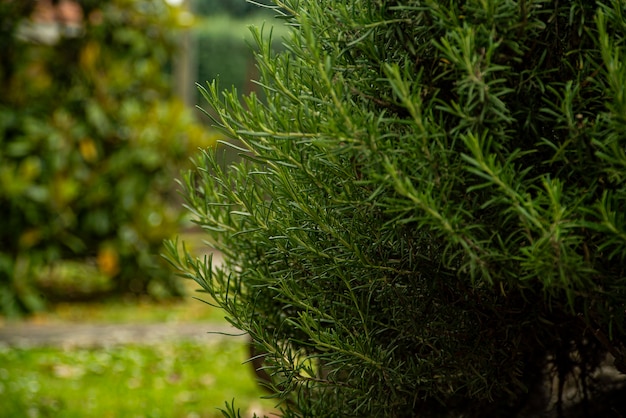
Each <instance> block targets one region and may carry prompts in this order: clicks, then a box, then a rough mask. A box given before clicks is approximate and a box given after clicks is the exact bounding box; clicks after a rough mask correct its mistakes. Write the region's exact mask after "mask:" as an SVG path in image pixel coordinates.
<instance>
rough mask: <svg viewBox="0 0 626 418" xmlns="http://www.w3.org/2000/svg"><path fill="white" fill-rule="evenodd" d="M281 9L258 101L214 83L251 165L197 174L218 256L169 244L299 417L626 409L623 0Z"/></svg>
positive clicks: (335, 3)
mask: <svg viewBox="0 0 626 418" xmlns="http://www.w3.org/2000/svg"><path fill="white" fill-rule="evenodd" d="M274 10H275V12H276V14H277V15H279V17H281V18H284V19H285V21H286V24H288V25H290V26H291V28H292V30H291V32H290V36H289V37H288V38H287V39H285V41H284V42H285V45H286V50H285V51H284V52H281V53H278V54H275V53H273V52H272V50H271V49H270V46H269V45H270V42H271V41H270V37H271V34H268V33H265V32H264V31H263V30H262V29H253V31H254V35H255V39H256V40H257V43H258V52H257V63H258V67H259V69H260V74H261V75H260V79H259V81H258V83H259V85H260V86H262V88H263V90H264V98H263V99H260V98H259V97H257V96H255V95H250V96H247V97H244V98H243V99H242V100H241V98H240V97H238V96H237V93H236V92H235V91H230V92H222V91H220V90H219V88H218V86H217V84H216V83H212V84H210V85H208V86H207V87H206V88H204V87H203V88H202V92H203V94H204V96H205V97H206V99H207V101H208V102H209V104H210V106H211V108H212V110H210V111H207V114H209V115H211V117H213V118H214V122H215V124H216V126H218V127H219V128H220V129H221V130H222V131H223V132H224V133H225V134H226V135H227V136H228V137H230V138H233V139H236V140H237V141H236V142H235V141H233V142H231V146H232V147H236V148H238V149H239V150H240V154H241V157H242V160H241V162H238V163H235V164H231V165H228V166H227V167H224V166H223V165H222V164H220V161H219V158H218V156H217V154H216V152H215V151H212V150H207V151H204V152H202V154H201V155H199V156H198V157H197V159H196V165H197V170H195V171H193V172H190V173H188V174H187V175H186V177H185V179H184V181H183V187H184V192H183V193H184V195H185V197H186V199H187V206H188V208H189V210H190V211H191V213H192V214H193V217H194V219H195V221H196V222H197V223H198V225H199V226H201V227H202V228H203V229H204V230H205V231H206V232H207V233H208V234H210V235H211V237H212V242H214V244H213V245H214V246H215V248H217V249H218V250H220V251H221V252H222V253H223V254H224V257H225V265H224V266H223V267H219V268H213V267H212V263H211V260H210V259H205V260H201V259H196V258H194V257H191V256H190V255H189V254H185V255H181V254H180V251H179V249H178V245H177V244H176V243H170V245H169V247H170V255H169V258H170V261H171V262H172V263H173V264H174V265H175V266H176V267H177V268H178V269H179V270H180V272H181V274H182V275H185V276H186V277H189V278H191V279H193V280H195V281H197V282H198V283H199V284H200V285H201V286H202V287H203V288H204V290H206V292H208V293H209V294H210V295H211V296H212V298H213V299H214V301H215V303H216V304H217V305H219V306H220V307H221V308H223V309H224V310H225V312H226V315H227V317H228V319H229V321H231V322H232V323H233V325H234V326H235V327H237V328H238V329H240V330H242V331H245V332H247V333H249V334H250V335H251V337H252V339H253V340H254V342H255V344H256V345H257V348H258V350H259V352H262V353H265V357H264V365H265V366H264V368H265V371H266V372H267V373H268V374H269V375H270V376H271V379H272V382H271V388H272V390H273V391H274V392H275V393H276V397H277V400H278V402H279V403H280V405H281V408H282V411H283V413H284V416H288V417H291V416H298V417H301V416H302V417H368V416H381V417H416V416H419V417H514V416H589V417H591V416H608V415H603V414H608V413H609V412H608V411H611V410H615V411H619V410H621V411H624V410H625V409H620V408H624V396H623V395H624V389H623V388H622V386H620V385H619V380H620V378H621V377H623V373H624V372H626V363H625V362H624V354H626V329H625V327H624V313H625V302H626V274H625V264H624V259H625V257H626V226H625V223H624V221H625V212H626V205H625V203H626V151H625V146H626V90H625V87H624V86H625V85H626V52H625V50H624V42H625V39H626V5H625V4H624V2H623V1H619V0H605V1H597V2H592V1H587V0H571V1H565V0H561V1H553V0H465V1H441V0H439V1H437V0H348V1H346V0H316V1H302V0H275V6H274ZM237 144H239V145H237ZM612 364H614V365H613V366H612V367H613V370H612V372H613V374H612V375H610V376H612V378H608V377H607V376H608V372H606V368H607V367H608V366H611V365H612ZM607 365H608V366H607ZM603 371H604V372H603ZM601 373H604V374H602V376H601ZM600 377H602V379H601V378H600ZM620 393H621V395H622V396H621V398H620V396H617V395H616V394H620ZM612 408H613V409H612ZM233 411H234V408H231V412H232V413H234V412H233ZM541 414H543V415H541ZM616 416H617V415H616Z"/></svg>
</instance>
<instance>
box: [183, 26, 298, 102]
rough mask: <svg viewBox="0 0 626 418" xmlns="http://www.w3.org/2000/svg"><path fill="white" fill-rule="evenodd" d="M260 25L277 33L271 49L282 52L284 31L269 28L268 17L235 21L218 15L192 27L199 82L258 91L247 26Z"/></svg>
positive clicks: (256, 74)
mask: <svg viewBox="0 0 626 418" xmlns="http://www.w3.org/2000/svg"><path fill="white" fill-rule="evenodd" d="M270 17H271V16H270ZM261 25H264V26H267V27H268V28H269V27H271V28H272V30H275V31H276V32H278V33H277V34H276V37H275V38H274V42H273V43H272V48H273V49H274V50H275V51H280V50H281V49H283V47H282V45H281V43H280V40H281V37H280V34H284V33H285V32H286V31H285V28H284V27H283V26H278V25H272V21H271V19H268V16H267V15H261V16H259V15H254V16H252V17H247V18H245V19H243V18H242V19H236V18H233V17H230V16H228V15H224V14H221V15H215V16H210V17H207V18H205V19H201V20H199V23H198V24H197V25H196V27H195V28H194V35H195V37H196V44H197V48H196V49H197V51H198V53H197V56H196V60H197V62H198V80H201V83H205V82H207V81H209V80H214V79H218V80H219V82H220V85H223V86H228V87H229V88H230V87H231V86H233V87H235V88H236V89H237V90H238V91H240V92H246V93H249V92H250V91H256V90H260V89H259V88H258V86H257V85H256V84H254V82H253V80H255V79H257V78H258V69H257V68H256V65H255V61H254V54H253V53H252V50H251V48H250V45H251V44H253V43H254V39H253V37H252V36H251V34H250V30H249V29H248V27H250V26H261ZM268 30H269V29H268ZM200 100H202V96H201V95H200V93H198V101H200Z"/></svg>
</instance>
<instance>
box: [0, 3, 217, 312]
mask: <svg viewBox="0 0 626 418" xmlns="http://www.w3.org/2000/svg"><path fill="white" fill-rule="evenodd" d="M55 3H56V2H55ZM45 4H46V3H44V2H36V1H2V2H0V44H1V45H2V48H0V86H1V88H2V94H1V95H0V214H1V215H2V221H1V222H2V226H1V227H0V313H2V314H6V315H14V314H19V313H23V312H28V311H33V310H37V309H41V308H42V307H43V306H44V303H45V299H46V298H47V297H49V296H50V295H51V293H50V292H51V291H50V289H48V290H47V291H46V292H44V293H45V295H44V297H42V296H41V293H42V286H40V284H41V283H39V278H41V279H42V280H43V282H44V284H45V283H49V282H50V281H51V279H52V278H53V276H55V275H64V276H67V275H68V274H69V273H68V274H66V273H64V271H68V270H71V271H73V272H74V273H71V274H72V275H74V276H78V277H76V278H75V279H74V280H73V281H75V282H77V284H76V285H75V286H73V287H72V288H71V289H70V288H65V289H63V291H62V292H61V293H62V294H60V295H58V296H61V297H69V296H72V295H71V292H73V291H75V290H80V289H79V288H84V287H85V284H87V283H89V282H93V281H94V280H95V276H100V278H101V279H103V280H105V281H107V283H108V290H109V291H117V292H121V293H127V292H130V293H146V292H149V293H152V294H153V295H160V296H163V295H167V294H170V295H171V294H178V293H179V292H180V291H181V290H182V289H181V288H180V283H179V280H177V279H176V277H175V276H174V275H173V273H172V272H171V270H169V269H168V268H167V265H166V264H165V263H162V260H161V259H160V257H159V255H158V254H159V252H160V248H162V241H163V239H164V238H166V237H171V236H172V235H173V234H175V233H177V232H178V227H179V226H180V221H181V220H182V216H181V215H182V213H181V211H180V210H179V209H176V208H175V206H174V203H175V199H176V198H177V196H176V195H175V189H176V186H175V183H174V180H173V179H174V177H175V176H176V175H177V174H178V172H179V171H180V169H181V167H183V164H184V163H185V162H186V160H187V155H188V154H189V150H190V149H196V148H197V147H198V146H200V145H207V144H209V143H210V136H209V134H208V133H207V132H206V131H205V130H204V129H203V128H202V127H201V126H200V125H199V124H198V123H197V122H194V120H193V116H192V114H191V113H190V112H189V110H188V109H186V108H185V107H184V105H183V104H182V103H180V102H179V101H177V100H175V99H174V98H173V95H172V91H171V86H170V82H169V74H168V72H169V67H170V66H171V60H170V58H171V56H172V55H173V51H174V49H175V48H176V46H177V38H176V36H177V32H176V31H177V30H178V29H180V28H181V25H180V23H179V19H178V14H177V13H178V11H177V9H174V8H172V7H170V6H168V5H167V4H166V3H165V2H164V1H130V2H129V1H127V0H108V1H102V2H80V4H81V5H82V7H80V8H79V9H78V10H79V12H80V13H77V14H76V17H77V18H78V19H79V20H77V21H75V22H71V23H73V26H71V27H70V26H66V25H69V23H68V22H64V21H63V20H58V21H52V22H45V21H44V22H42V21H38V20H37V19H35V17H34V16H35V15H36V14H35V13H34V11H35V9H36V7H40V6H41V7H44V6H45ZM52 4H53V3H52V2H50V5H51V6H52ZM61 4H62V3H59V5H61ZM77 4H79V3H75V5H77ZM42 5H43V6H42ZM65 5H67V4H65ZM76 7H79V6H76ZM50 28H53V29H54V28H57V31H58V33H57V35H58V36H56V37H48V38H46V37H45V36H43V34H46V33H49V32H50ZM69 28H71V29H72V31H70V30H69ZM70 261H71V262H72V263H74V262H76V261H77V262H80V263H81V266H80V267H74V264H72V265H71V269H68V267H69V265H68V264H67V263H68V262H70ZM83 267H88V269H87V270H86V271H85V270H84V269H83ZM44 287H45V286H44ZM89 287H90V286H89V285H87V286H86V288H89ZM92 288H93V286H92ZM81 292H82V291H79V292H78V293H81ZM74 296H81V297H82V295H74Z"/></svg>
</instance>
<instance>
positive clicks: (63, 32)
mask: <svg viewBox="0 0 626 418" xmlns="http://www.w3.org/2000/svg"><path fill="white" fill-rule="evenodd" d="M82 31H83V9H82V7H81V6H80V4H79V3H78V2H76V1H73V0H59V1H53V0H38V1H37V2H36V4H35V9H34V11H33V13H32V14H31V16H30V18H29V19H26V20H24V21H23V22H21V23H20V26H19V28H18V30H17V36H18V37H19V38H20V39H24V40H28V41H31V42H36V43H42V44H46V45H53V44H55V43H57V42H58V41H59V40H60V39H61V38H63V37H66V38H74V37H77V36H79V35H80V34H81V33H82Z"/></svg>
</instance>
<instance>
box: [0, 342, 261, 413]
mask: <svg viewBox="0 0 626 418" xmlns="http://www.w3.org/2000/svg"><path fill="white" fill-rule="evenodd" d="M246 356H247V350H246V346H245V344H244V341H243V340H241V339H232V340H219V341H216V342H215V343H211V344H208V345H207V344H199V343H191V342H180V343H164V344H161V345H157V346H117V347H112V348H101V349H83V348H81V349H78V348H77V349H62V348H30V349H24V348H9V347H6V346H4V347H0V416H2V417H11V418H21V417H28V418H31V417H55V418H56V417H81V418H82V417H98V418H102V417H154V418H156V417H168V418H169V417H172V418H175V417H188V418H191V417H219V416H222V414H221V412H220V411H219V410H218V408H223V407H224V402H225V401H226V400H228V401H229V402H230V400H231V399H233V398H235V399H236V404H237V405H238V406H239V408H241V413H242V416H252V415H253V412H257V413H259V412H261V413H262V412H263V411H265V413H267V412H268V411H269V410H271V407H272V405H273V403H272V402H271V401H267V400H265V401H260V400H259V399H260V397H261V396H262V395H263V393H262V390H261V389H260V388H259V387H258V386H257V384H256V382H255V379H254V376H253V373H252V369H251V367H250V365H249V364H242V362H243V361H245V359H246Z"/></svg>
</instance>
